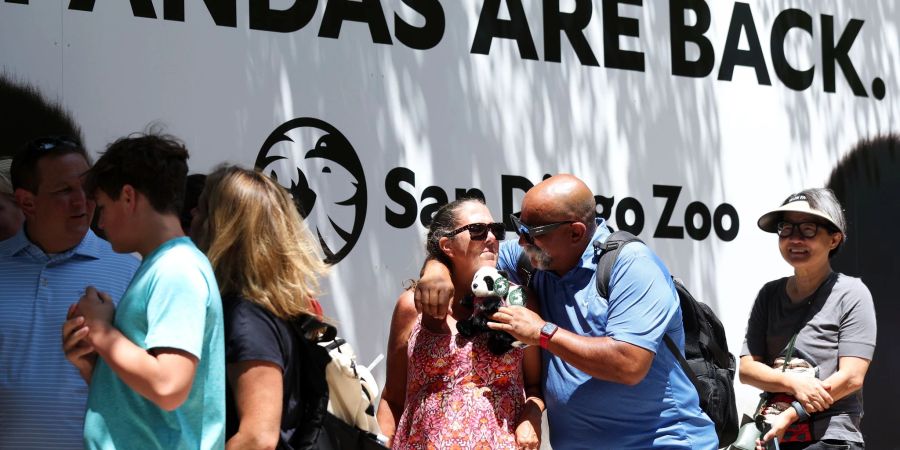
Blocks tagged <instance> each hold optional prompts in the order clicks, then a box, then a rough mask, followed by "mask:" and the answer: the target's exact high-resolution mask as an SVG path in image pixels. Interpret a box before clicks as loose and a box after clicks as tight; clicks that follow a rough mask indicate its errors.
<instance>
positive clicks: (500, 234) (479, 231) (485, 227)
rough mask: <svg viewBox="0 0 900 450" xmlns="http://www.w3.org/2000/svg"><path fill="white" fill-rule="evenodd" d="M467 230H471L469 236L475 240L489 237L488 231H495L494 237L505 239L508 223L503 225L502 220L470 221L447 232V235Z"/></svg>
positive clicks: (451, 235) (454, 234)
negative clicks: (488, 221) (492, 221)
mask: <svg viewBox="0 0 900 450" xmlns="http://www.w3.org/2000/svg"><path fill="white" fill-rule="evenodd" d="M466 230H469V237H471V238H472V240H473V241H483V240H485V239H487V235H488V231H490V232H491V233H494V237H495V238H497V239H503V238H504V237H505V236H506V225H503V224H502V223H500V222H494V223H470V224H468V225H464V226H461V227H459V228H457V229H455V230H453V231H451V232H449V233H447V234H446V235H445V236H447V237H453V236H456V235H457V234H459V233H462V232H463V231H466Z"/></svg>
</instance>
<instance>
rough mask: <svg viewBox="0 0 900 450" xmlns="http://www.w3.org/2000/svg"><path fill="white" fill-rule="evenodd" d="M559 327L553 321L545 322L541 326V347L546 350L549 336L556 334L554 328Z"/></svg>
mask: <svg viewBox="0 0 900 450" xmlns="http://www.w3.org/2000/svg"><path fill="white" fill-rule="evenodd" d="M558 329H559V327H558V326H556V324H555V323H550V322H545V323H544V326H542V327H541V348H542V349H544V350H546V349H547V346H548V345H550V338H552V337H553V335H554V334H556V330H558Z"/></svg>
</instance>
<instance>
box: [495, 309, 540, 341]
mask: <svg viewBox="0 0 900 450" xmlns="http://www.w3.org/2000/svg"><path fill="white" fill-rule="evenodd" d="M490 319H491V320H493V322H488V323H487V326H488V328H490V329H492V330H500V331H505V332H507V333H509V334H511V335H512V336H513V337H514V338H516V339H517V340H519V341H520V342H522V343H524V344H528V345H537V344H539V343H540V342H541V327H543V326H544V323H545V322H544V319H541V316H539V315H537V313H536V312H534V311H532V310H530V309H528V308H523V307H521V306H501V307H500V309H498V310H497V312H496V313H494V314H493V315H492V316H491V317H490Z"/></svg>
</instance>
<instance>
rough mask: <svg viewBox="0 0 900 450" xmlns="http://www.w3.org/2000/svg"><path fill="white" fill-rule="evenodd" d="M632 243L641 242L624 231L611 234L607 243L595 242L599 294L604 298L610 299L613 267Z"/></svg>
mask: <svg viewBox="0 0 900 450" xmlns="http://www.w3.org/2000/svg"><path fill="white" fill-rule="evenodd" d="M631 242H641V243H643V242H644V241H642V240H641V239H640V238H638V237H637V236H635V235H633V234H631V233H629V232H627V231H623V230H619V231H616V232H614V233H612V234H610V235H609V236H608V237H607V238H606V240H605V241H603V242H600V240H599V239H597V240H596V241H594V253H595V254H596V255H597V257H598V259H597V292H599V293H600V296H601V297H603V298H606V299H608V298H609V279H610V277H612V269H613V265H615V263H616V259H617V258H618V257H619V252H621V251H622V247H625V245H627V244H629V243H631Z"/></svg>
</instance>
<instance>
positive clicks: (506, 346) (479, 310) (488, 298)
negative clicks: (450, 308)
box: [456, 267, 525, 355]
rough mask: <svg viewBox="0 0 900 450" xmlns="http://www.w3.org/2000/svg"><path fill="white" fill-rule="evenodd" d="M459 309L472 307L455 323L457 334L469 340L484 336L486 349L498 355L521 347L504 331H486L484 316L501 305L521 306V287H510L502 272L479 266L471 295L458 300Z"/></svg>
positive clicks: (523, 299) (522, 298)
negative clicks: (479, 335)
mask: <svg viewBox="0 0 900 450" xmlns="http://www.w3.org/2000/svg"><path fill="white" fill-rule="evenodd" d="M462 306H465V307H470V308H472V315H471V316H470V317H469V318H468V319H466V320H462V321H459V322H456V330H457V331H459V334H461V335H463V336H465V337H467V338H471V337H473V336H476V335H478V334H480V333H487V334H488V340H487V346H488V349H489V350H490V351H491V353H493V354H495V355H502V354H504V353H506V352H508V351H509V350H510V349H511V348H513V347H524V346H525V344H523V343H521V342H519V341H517V340H516V339H515V338H514V337H512V335H510V334H509V333H507V332H505V331H498V330H492V329H490V328H488V326H487V323H488V317H490V316H491V315H492V314H494V313H495V312H497V310H498V309H500V307H501V306H525V292H524V290H523V289H522V287H521V286H516V285H514V284H511V283H510V282H509V280H508V279H507V277H506V275H505V274H504V273H503V272H500V271H498V270H497V269H495V268H493V267H482V268H481V269H478V272H475V277H474V278H473V280H472V295H470V296H467V297H466V298H464V299H463V301H462Z"/></svg>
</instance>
